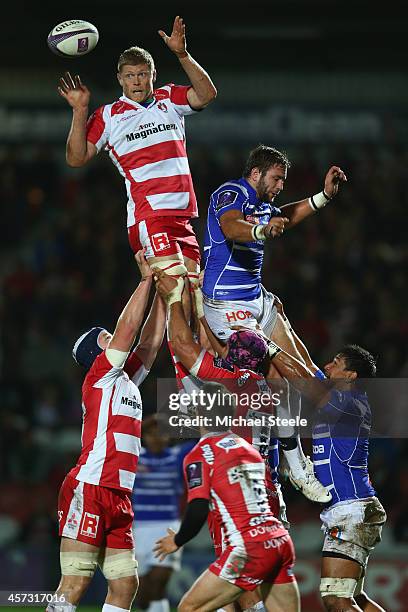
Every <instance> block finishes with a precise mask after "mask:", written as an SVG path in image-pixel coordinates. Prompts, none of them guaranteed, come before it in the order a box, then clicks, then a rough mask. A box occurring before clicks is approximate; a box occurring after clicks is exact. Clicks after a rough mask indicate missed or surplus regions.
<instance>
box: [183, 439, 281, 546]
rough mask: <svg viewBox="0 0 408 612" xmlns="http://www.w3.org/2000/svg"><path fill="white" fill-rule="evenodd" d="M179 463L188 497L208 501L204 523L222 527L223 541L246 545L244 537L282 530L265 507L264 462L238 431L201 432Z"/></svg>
mask: <svg viewBox="0 0 408 612" xmlns="http://www.w3.org/2000/svg"><path fill="white" fill-rule="evenodd" d="M183 467H184V474H185V479H186V484H187V495H188V496H187V500H188V502H190V501H192V500H193V499H208V500H209V502H210V514H211V516H210V520H209V524H210V525H211V524H214V525H216V524H218V525H220V526H221V530H222V536H223V542H224V545H225V546H239V547H245V543H246V542H264V541H265V540H271V539H274V538H278V537H281V536H283V535H286V534H287V531H286V529H285V528H284V527H283V526H282V524H281V523H280V522H279V521H278V520H277V519H276V518H275V517H274V516H273V514H272V512H271V509H270V506H269V500H268V496H267V492H266V482H265V463H264V461H263V460H262V457H261V455H260V454H259V452H258V451H257V450H256V449H255V448H254V447H253V446H251V444H249V443H248V442H247V441H246V440H244V439H243V438H241V437H240V436H237V435H235V434H233V433H232V432H227V433H222V434H220V433H213V434H207V435H206V436H203V437H202V438H201V439H200V441H199V442H198V443H197V444H196V446H195V447H194V448H193V449H192V450H191V451H190V452H189V453H188V455H186V457H185V458H184V463H183Z"/></svg>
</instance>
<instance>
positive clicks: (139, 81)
mask: <svg viewBox="0 0 408 612" xmlns="http://www.w3.org/2000/svg"><path fill="white" fill-rule="evenodd" d="M155 78H156V72H155V71H153V72H151V70H150V68H149V66H148V65H147V64H138V65H137V66H132V65H128V64H125V65H124V66H122V68H121V71H120V73H119V74H118V80H119V83H120V84H121V86H122V88H123V93H124V95H125V96H126V97H127V98H129V99H130V100H133V101H134V102H138V103H139V104H141V103H143V102H145V101H146V100H147V99H148V98H150V97H151V96H152V93H153V83H154V80H155Z"/></svg>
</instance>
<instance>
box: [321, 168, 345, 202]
mask: <svg viewBox="0 0 408 612" xmlns="http://www.w3.org/2000/svg"><path fill="white" fill-rule="evenodd" d="M346 181H347V176H346V175H345V173H344V172H343V170H342V169H341V168H339V166H332V167H331V168H330V170H329V171H328V173H327V174H326V177H325V179H324V192H325V194H326V195H328V196H329V198H334V196H335V195H336V194H337V192H338V190H339V185H340V183H345V182H346Z"/></svg>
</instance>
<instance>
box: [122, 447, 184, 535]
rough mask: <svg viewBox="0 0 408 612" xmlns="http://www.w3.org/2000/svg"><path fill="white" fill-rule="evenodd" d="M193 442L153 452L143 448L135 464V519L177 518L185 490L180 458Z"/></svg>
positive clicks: (133, 500)
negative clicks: (157, 452)
mask: <svg viewBox="0 0 408 612" xmlns="http://www.w3.org/2000/svg"><path fill="white" fill-rule="evenodd" d="M194 445H195V441H189V442H185V443H184V444H178V445H176V446H170V447H168V448H166V449H165V450H164V451H163V452H162V453H160V454H154V453H151V452H150V451H148V450H147V448H144V447H142V449H141V451H140V456H139V463H138V466H137V473H136V478H135V485H134V488H133V492H132V506H133V511H134V513H135V521H136V522H137V523H139V522H140V521H173V520H177V519H178V518H179V517H180V499H181V496H182V495H183V492H184V475H183V460H184V457H185V456H186V455H187V453H188V452H190V450H191V449H192V448H193V447H194Z"/></svg>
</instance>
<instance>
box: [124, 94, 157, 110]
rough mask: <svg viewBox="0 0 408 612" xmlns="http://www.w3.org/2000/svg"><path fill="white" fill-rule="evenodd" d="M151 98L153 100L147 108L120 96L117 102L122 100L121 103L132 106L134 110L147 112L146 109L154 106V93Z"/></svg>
mask: <svg viewBox="0 0 408 612" xmlns="http://www.w3.org/2000/svg"><path fill="white" fill-rule="evenodd" d="M152 98H153V100H152V101H151V102H150V104H149V106H143V104H139V102H135V101H134V100H131V99H130V98H128V97H127V96H120V98H119V100H122V102H126V104H130V105H131V106H134V107H135V108H141V109H142V110H147V109H148V108H151V107H152V106H154V105H155V104H156V98H155V95H154V93H153V95H152Z"/></svg>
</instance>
